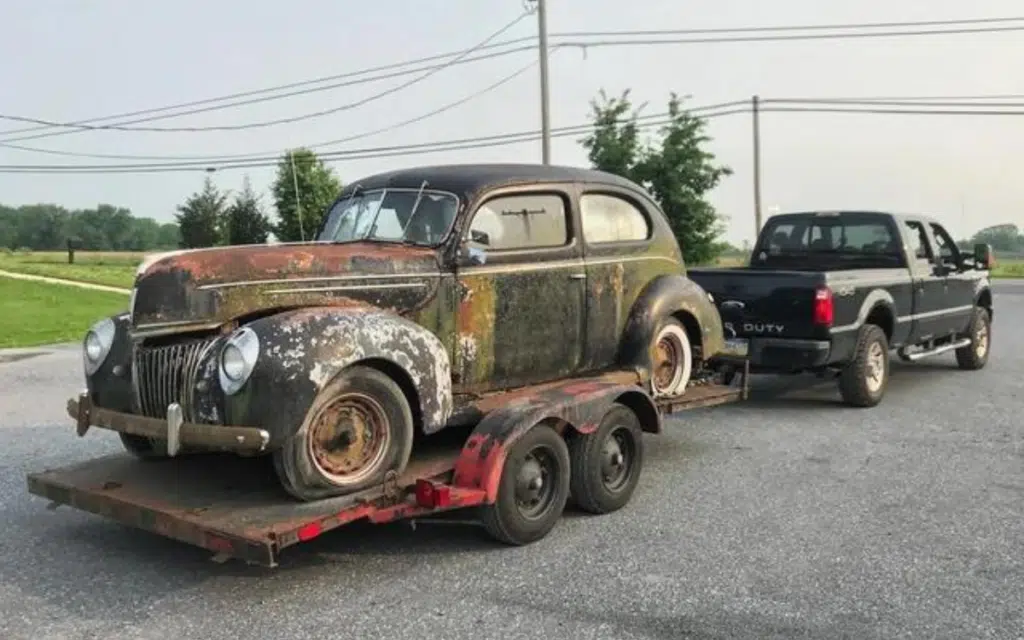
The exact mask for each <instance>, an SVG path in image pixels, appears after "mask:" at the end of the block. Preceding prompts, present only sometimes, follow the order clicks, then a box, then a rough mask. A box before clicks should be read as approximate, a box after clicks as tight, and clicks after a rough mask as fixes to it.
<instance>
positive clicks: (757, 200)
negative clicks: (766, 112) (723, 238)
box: [751, 96, 761, 239]
mask: <svg viewBox="0 0 1024 640" xmlns="http://www.w3.org/2000/svg"><path fill="white" fill-rule="evenodd" d="M760 104H761V99H760V98H759V97H757V96H754V97H753V99H752V100H751V106H752V109H751V113H753V115H754V238H755V239H756V238H757V236H758V235H760V233H761V116H760Z"/></svg>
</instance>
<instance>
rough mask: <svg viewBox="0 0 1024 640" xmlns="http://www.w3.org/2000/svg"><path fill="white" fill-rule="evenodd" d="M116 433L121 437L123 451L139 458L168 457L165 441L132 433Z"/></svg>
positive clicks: (161, 458)
mask: <svg viewBox="0 0 1024 640" xmlns="http://www.w3.org/2000/svg"><path fill="white" fill-rule="evenodd" d="M117 435H118V437H119V438H121V445H122V446H123V447H124V449H125V451H127V452H128V453H130V454H132V455H133V456H135V457H136V458H138V459H139V460H163V459H165V458H167V457H168V456H167V446H166V442H161V441H159V440H153V439H152V438H146V437H144V436H137V435H135V434H133V433H121V432H118V434H117ZM160 445H163V446H160Z"/></svg>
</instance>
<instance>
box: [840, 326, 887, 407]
mask: <svg viewBox="0 0 1024 640" xmlns="http://www.w3.org/2000/svg"><path fill="white" fill-rule="evenodd" d="M888 385H889V341H888V340H887V339H886V337H885V332H884V331H882V329H881V327H879V326H878V325H873V324H865V325H864V326H862V327H861V328H860V331H859V332H858V333H857V344H856V345H855V346H854V348H853V359H852V360H851V361H850V363H849V364H847V365H846V367H845V368H844V369H843V371H842V373H840V374H839V393H840V394H841V395H842V397H843V401H844V402H846V404H848V405H851V406H854V407H873V406H875V405H877V404H878V403H879V402H881V401H882V396H884V395H885V389H886V387H887V386H888Z"/></svg>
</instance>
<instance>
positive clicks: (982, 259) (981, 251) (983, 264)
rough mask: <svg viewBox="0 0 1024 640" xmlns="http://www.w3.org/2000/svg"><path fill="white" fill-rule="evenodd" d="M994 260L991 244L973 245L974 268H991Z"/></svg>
mask: <svg viewBox="0 0 1024 640" xmlns="http://www.w3.org/2000/svg"><path fill="white" fill-rule="evenodd" d="M994 263H995V260H994V258H993V255H992V246H991V245H987V244H976V245H974V268H975V269H981V270H984V269H991V268H992V266H993V265H994Z"/></svg>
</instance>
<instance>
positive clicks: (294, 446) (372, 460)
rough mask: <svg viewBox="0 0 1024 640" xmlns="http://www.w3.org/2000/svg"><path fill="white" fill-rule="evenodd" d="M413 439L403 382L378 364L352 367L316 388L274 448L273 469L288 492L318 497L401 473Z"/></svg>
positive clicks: (370, 484)
mask: <svg viewBox="0 0 1024 640" xmlns="http://www.w3.org/2000/svg"><path fill="white" fill-rule="evenodd" d="M412 442H413V418H412V410H411V408H410V407H409V401H408V400H407V399H406V397H405V394H404V393H403V392H402V389H401V387H399V386H398V384H397V383H396V382H395V381H394V380H392V379H391V378H390V377H389V376H388V375H386V374H384V373H383V372H381V371H378V370H377V369H373V368H371V367H363V366H355V367H351V368H349V369H346V370H345V371H343V372H342V373H341V374H340V375H338V376H337V377H336V378H335V379H334V380H332V381H331V382H330V383H329V384H328V385H327V386H325V387H324V388H323V389H322V390H321V391H320V393H319V394H318V395H317V397H316V399H315V400H314V402H313V405H312V406H311V407H310V409H309V411H308V413H307V414H306V418H305V420H304V421H303V422H302V425H301V426H300V427H299V429H298V431H296V432H295V434H294V435H293V436H291V437H290V438H288V440H287V441H286V442H285V444H284V446H283V447H282V448H281V449H279V450H277V451H275V452H274V468H275V470H276V471H277V475H278V478H279V479H280V481H281V484H282V485H283V486H284V488H285V489H286V490H287V491H288V492H289V493H290V494H292V495H293V496H295V497H296V498H298V499H300V500H306V501H309V500H319V499H322V498H327V497H332V496H339V495H345V494H350V493H355V492H357V491H361V490H363V489H367V488H370V487H373V486H376V485H379V484H381V483H383V482H384V480H385V478H386V476H387V475H388V474H389V473H391V472H394V473H395V474H401V473H402V472H403V471H404V470H405V467H406V465H407V464H408V462H409V456H410V454H411V452H412Z"/></svg>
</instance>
